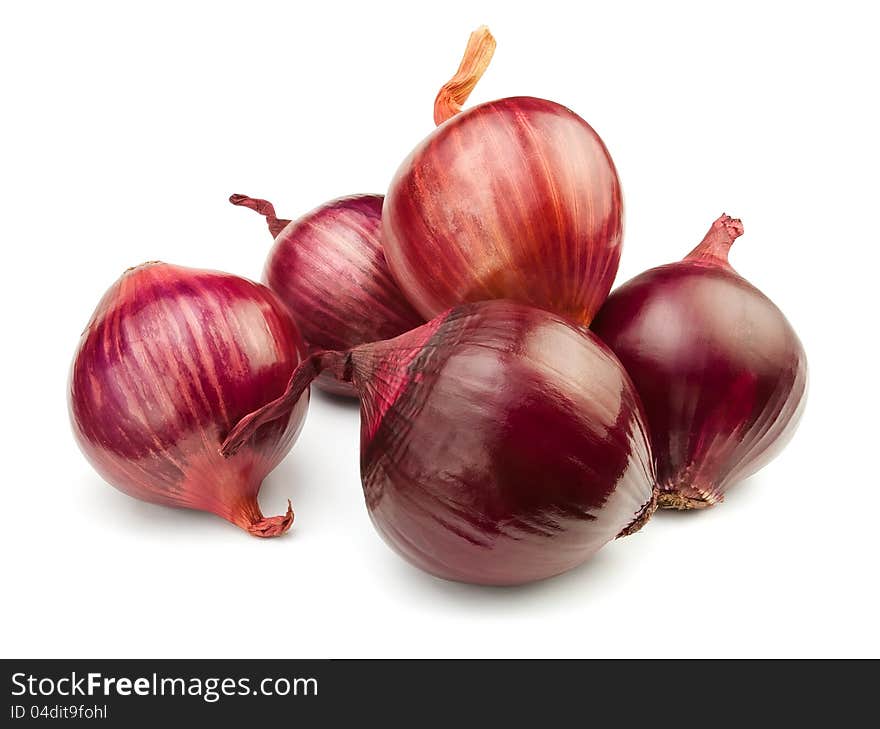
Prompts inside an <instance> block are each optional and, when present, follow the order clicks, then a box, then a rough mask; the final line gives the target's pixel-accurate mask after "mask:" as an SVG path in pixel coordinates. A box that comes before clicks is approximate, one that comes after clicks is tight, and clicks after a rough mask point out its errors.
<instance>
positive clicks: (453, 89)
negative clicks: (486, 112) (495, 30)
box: [434, 25, 495, 126]
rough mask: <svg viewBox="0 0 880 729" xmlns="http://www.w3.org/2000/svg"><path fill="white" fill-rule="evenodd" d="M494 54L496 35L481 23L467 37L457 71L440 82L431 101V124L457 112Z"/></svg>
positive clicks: (449, 117) (440, 121)
mask: <svg viewBox="0 0 880 729" xmlns="http://www.w3.org/2000/svg"><path fill="white" fill-rule="evenodd" d="M494 53H495V38H494V37H493V36H492V34H491V33H490V32H489V29H488V28H487V27H486V26H485V25H481V26H480V27H479V28H477V29H476V30H475V31H474V32H473V33H471V35H470V38H468V42H467V47H466V48H465V51H464V56H463V57H462V59H461V64H460V65H459V67H458V71H456V72H455V76H453V77H452V78H451V79H449V81H447V82H446V83H445V84H443V88H442V89H440V91H439V93H438V94H437V98H436V99H435V100H434V123H435V124H436V125H437V126H440V125H441V124H442V123H443V122H445V121H446V120H447V119H451V118H452V117H454V116H455V115H456V114H458V113H459V112H460V111H461V109H462V106H463V105H464V102H465V101H467V99H468V96H470V95H471V91H473V90H474V87H475V86H476V85H477V82H478V81H479V80H480V78H481V77H482V76H483V74H484V73H485V72H486V69H487V68H488V67H489V62H490V61H491V60H492V54H494Z"/></svg>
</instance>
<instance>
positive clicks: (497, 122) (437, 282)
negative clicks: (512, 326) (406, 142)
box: [383, 29, 623, 325]
mask: <svg viewBox="0 0 880 729" xmlns="http://www.w3.org/2000/svg"><path fill="white" fill-rule="evenodd" d="M487 35H489V34H488V30H485V29H480V30H478V31H476V32H475V33H474V34H473V35H472V37H471V40H470V42H469V45H468V49H467V51H466V53H465V59H464V60H463V61H462V68H460V69H459V72H458V74H456V77H455V78H454V79H453V81H455V83H453V81H451V82H450V83H449V84H447V86H445V87H444V90H442V91H441V93H440V94H439V95H438V98H437V102H436V106H435V120H436V121H437V123H438V124H440V126H439V127H438V128H437V129H435V130H434V132H433V133H432V134H431V135H429V136H428V137H427V138H426V139H425V140H424V141H423V142H422V143H421V144H419V145H418V146H417V147H416V149H415V150H414V151H413V152H412V153H411V154H410V155H409V157H407V158H406V160H404V162H403V163H402V164H401V166H400V168H399V169H398V170H397V173H396V175H395V177H394V179H393V181H392V183H391V186H390V188H389V190H388V194H387V196H386V198H385V208H384V211H383V231H384V246H385V255H386V258H387V259H388V264H389V266H390V267H391V272H392V273H393V274H394V277H395V278H396V279H397V281H398V283H399V284H400V287H401V288H402V289H403V291H404V293H405V294H406V296H407V297H408V298H409V300H410V301H411V302H412V303H413V305H414V306H415V307H416V309H418V311H419V312H420V313H421V314H422V315H423V316H424V317H425V318H430V317H432V316H435V315H437V314H439V313H440V312H442V311H444V310H445V309H447V308H449V307H451V306H455V305H457V304H460V303H463V302H471V301H482V300H488V299H500V298H509V299H515V300H518V301H521V302H524V303H527V304H531V305H533V306H537V307H539V308H544V309H548V310H550V311H554V312H556V313H560V314H563V315H565V316H567V317H568V318H570V319H571V320H572V321H574V322H575V323H578V324H582V325H588V324H589V323H590V321H591V320H592V318H593V316H594V315H595V313H596V311H598V309H599V307H600V306H601V305H602V302H603V301H604V300H605V297H606V296H607V295H608V292H609V291H610V290H611V285H612V283H613V282H614V277H615V275H616V273H617V267H618V263H619V261H620V252H621V242H622V236H623V198H622V193H621V189H620V182H619V180H618V177H617V171H616V169H615V167H614V162H613V161H612V159H611V156H610V155H609V153H608V150H607V149H606V147H605V145H604V144H603V142H602V140H601V139H600V138H599V136H598V135H597V134H596V132H595V131H594V130H593V129H592V127H590V125H589V124H587V122H585V121H584V120H583V119H581V118H580V117H579V116H578V115H577V114H575V113H574V112H573V111H571V110H569V109H567V108H565V107H564V106H560V105H559V104H556V103H554V102H552V101H546V100H544V99H537V98H532V97H514V98H505V99H501V100H498V101H492V102H489V103H485V104H481V105H479V106H476V107H473V108H471V109H468V110H465V111H461V112H460V113H456V112H457V110H460V109H461V103H463V101H464V100H465V99H466V98H467V95H468V94H469V93H470V91H471V90H472V89H473V86H474V85H475V83H476V79H478V78H479V77H480V76H481V75H482V73H483V71H484V70H485V68H486V66H487V65H488V62H489V58H491V49H493V48H494V41H493V44H492V45H491V47H488V48H487V47H486V46H485V40H486V36H487ZM489 37H490V38H491V35H489ZM469 60H470V61H471V63H470V65H469ZM456 79H457V81H456ZM465 79H468V80H470V81H471V82H472V83H468V84H465V83H464V80H465ZM450 95H452V96H453V97H454V99H453V100H450V99H449V98H448V97H449V96H450ZM441 122H442V123H441Z"/></svg>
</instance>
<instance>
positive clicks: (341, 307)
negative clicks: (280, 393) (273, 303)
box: [229, 195, 424, 395]
mask: <svg viewBox="0 0 880 729" xmlns="http://www.w3.org/2000/svg"><path fill="white" fill-rule="evenodd" d="M382 199H383V198H382V196H381V195H352V196H350V197H343V198H340V199H338V200H333V201H331V202H329V203H326V204H324V205H322V206H320V207H318V208H316V209H315V210H312V211H311V212H310V213H307V214H306V215H304V216H302V217H301V218H299V219H298V220H296V221H294V222H291V221H289V220H281V219H279V218H278V217H276V215H275V207H274V206H273V205H272V203H270V202H268V201H267V200H258V199H255V198H251V197H247V196H246V195H233V196H232V197H230V198H229V200H230V202H232V203H233V204H234V205H243V206H245V207H249V208H251V209H252V210H256V211H257V212H259V213H260V214H261V215H263V216H264V217H265V218H266V222H267V223H268V225H269V231H270V232H271V233H272V236H273V237H274V238H275V245H274V246H273V247H272V251H271V252H270V253H269V258H268V260H267V261H266V268H265V270H264V272H263V280H264V281H265V283H266V285H267V286H269V288H271V289H272V290H273V291H274V292H275V293H276V294H278V296H279V298H280V299H281V300H282V301H283V302H284V303H285V304H287V307H288V309H289V310H290V312H291V314H292V315H293V317H294V319H296V322H297V324H299V328H300V331H301V332H302V335H303V338H304V339H305V341H306V345H308V347H309V348H310V349H311V350H315V349H349V348H350V347H355V346H357V345H358V344H363V343H365V342H375V341H376V340H379V339H390V338H391V337H396V336H397V335H398V334H403V332H406V331H409V330H410V329H413V328H414V327H417V326H419V325H420V324H423V323H424V319H422V317H420V316H419V315H418V313H416V311H415V310H414V309H413V308H412V306H410V303H409V302H408V301H407V300H406V298H404V296H403V294H402V293H401V291H400V289H399V288H398V286H397V284H396V283H395V281H394V279H393V278H392V277H391V273H390V272H389V270H388V264H387V263H386V262H385V255H384V253H383V251H382V240H381V227H382ZM316 384H317V385H318V386H319V387H321V388H322V389H324V390H328V391H329V392H333V393H336V394H340V395H355V392H354V390H353V389H352V387H351V386H350V385H348V384H347V383H344V382H343V383H341V382H339V381H337V380H336V379H334V378H332V377H329V376H321V377H319V378H318V379H317V380H316Z"/></svg>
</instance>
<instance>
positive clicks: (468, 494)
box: [223, 301, 654, 585]
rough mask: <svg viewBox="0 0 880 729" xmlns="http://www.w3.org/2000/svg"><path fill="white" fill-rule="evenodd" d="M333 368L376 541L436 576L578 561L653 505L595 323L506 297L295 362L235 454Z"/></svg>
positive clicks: (626, 407)
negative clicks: (346, 386) (354, 436)
mask: <svg viewBox="0 0 880 729" xmlns="http://www.w3.org/2000/svg"><path fill="white" fill-rule="evenodd" d="M325 372H329V373H332V374H333V376H334V377H337V378H339V379H340V380H342V381H343V382H350V383H351V384H352V385H353V386H354V387H355V388H356V390H357V391H358V393H359V394H360V397H361V479H362V482H363V489H364V496H365V498H366V503H367V509H368V510H369V513H370V516H371V517H372V519H373V523H374V524H375V526H376V528H377V529H378V530H379V532H380V534H382V536H383V537H384V538H385V540H386V541H387V542H388V543H389V544H390V545H391V546H392V547H393V548H394V549H395V550H397V552H399V553H400V554H401V555H402V556H404V557H405V558H406V559H408V560H409V561H410V562H412V563H413V564H415V565H416V566H418V567H421V568H422V569H424V570H427V571H428V572H431V573H433V574H435V575H438V576H440V577H445V578H447V579H453V580H464V581H467V582H477V583H484V584H494V585H509V584H518V583H522V582H528V581H531V580H537V579H541V578H544V577H549V576H551V575H555V574H558V573H560V572H564V571H565V570H568V569H571V568H572V567H574V566H576V565H578V564H580V563H581V562H583V561H584V560H585V559H587V558H588V557H589V556H591V555H592V554H593V553H594V552H596V551H597V550H598V549H599V548H600V547H601V546H602V545H604V544H605V543H607V542H608V541H610V540H611V539H614V538H615V537H616V536H618V535H619V534H621V533H622V532H626V533H629V532H631V531H634V530H635V529H637V528H638V527H639V526H641V524H642V522H643V521H644V520H645V519H646V518H647V517H648V516H649V515H650V513H651V511H652V510H653V503H654V502H653V485H654V472H653V462H652V459H651V450H650V446H649V444H648V437H647V429H646V425H645V423H644V420H643V415H642V410H641V404H640V402H639V399H638V396H637V395H636V393H635V390H634V389H633V387H632V383H631V382H630V380H629V378H628V377H627V375H626V373H625V372H624V371H623V368H622V367H621V366H620V363H619V362H618V361H617V359H616V358H615V357H614V355H613V354H611V352H610V351H609V350H608V349H607V348H606V347H605V346H604V345H602V344H601V343H600V342H599V340H598V339H597V338H596V337H595V336H594V335H592V334H591V333H589V332H586V331H584V330H582V329H580V328H578V327H576V326H575V325H574V324H572V323H571V322H569V321H567V320H566V319H564V318H562V317H560V316H558V315H555V314H551V313H548V312H546V311H543V310H540V309H534V308H532V307H529V306H525V305H523V304H518V303H516V302H511V301H488V302H482V303H477V304H468V305H463V306H461V307H458V308H456V309H453V310H451V311H449V312H447V313H445V314H441V315H440V316H438V317H437V318H435V319H433V320H432V321H430V322H428V323H427V324H425V325H423V326H422V327H419V328H418V329H415V330H413V331H411V332H407V333H406V334H403V335H401V336H399V337H397V338H396V339H392V340H389V341H384V342H376V343H373V344H365V345H361V346H360V347H355V348H354V349H351V350H348V351H346V352H322V353H318V354H314V355H312V356H310V357H309V358H308V359H307V360H305V361H304V362H303V363H302V364H301V365H300V366H299V368H298V369H297V370H296V372H295V373H294V374H293V377H292V378H291V381H290V385H289V386H288V388H287V391H286V392H285V393H284V395H283V396H281V397H280V398H279V399H277V400H275V401H273V402H271V403H269V404H267V405H266V406H264V407H263V408H261V409H259V410H257V411H256V412H254V413H252V414H250V415H248V416H247V417H246V418H244V419H243V420H242V421H241V422H240V423H239V424H238V425H237V426H236V427H235V429H234V430H233V431H232V432H231V433H230V435H229V438H228V439H227V441H226V442H225V443H224V445H223V452H224V453H226V454H227V455H233V454H236V453H238V452H239V449H240V448H241V447H243V446H244V445H245V444H247V443H249V442H250V441H251V440H252V439H253V436H254V433H257V432H259V431H260V430H261V429H262V428H265V427H266V426H267V425H268V424H271V423H272V422H274V421H275V419H276V418H281V419H282V420H286V419H287V418H288V417H289V414H290V409H291V408H292V407H296V404H297V403H298V402H300V400H301V398H302V397H303V394H304V393H306V392H308V386H309V382H311V380H312V379H313V378H315V377H316V376H318V375H319V374H321V373H325Z"/></svg>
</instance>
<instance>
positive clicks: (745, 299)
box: [593, 215, 807, 509]
mask: <svg viewBox="0 0 880 729" xmlns="http://www.w3.org/2000/svg"><path fill="white" fill-rule="evenodd" d="M742 232H743V228H742V223H740V221H739V220H734V219H732V218H731V217H730V216H728V215H722V216H721V217H720V218H719V219H718V220H716V221H715V223H713V225H712V228H711V229H710V230H709V233H707V235H706V237H705V239H704V240H703V242H702V243H700V245H698V246H697V247H696V248H695V249H694V250H693V251H692V252H691V253H690V254H689V255H688V256H687V257H686V258H685V259H684V260H683V261H680V262H678V263H672V264H669V265H666V266H660V267H659V268H653V269H651V270H649V271H646V272H645V273H642V274H641V275H639V276H636V277H635V278H634V279H632V280H631V281H629V282H627V283H625V284H624V285H623V286H621V287H619V288H618V289H616V290H615V291H614V292H613V293H612V294H611V296H609V297H608V301H607V302H606V303H605V305H604V306H603V307H602V310H601V311H600V312H599V315H598V316H597V317H596V320H595V321H594V322H593V329H594V331H595V332H596V333H597V334H598V335H599V336H600V337H601V338H602V339H603V340H604V341H605V342H606V343H607V344H608V345H609V346H610V347H611V349H612V350H614V352H615V353H616V354H617V356H618V357H619V358H620V360H621V362H623V364H624V366H625V367H626V370H627V372H629V374H630V376H631V377H632V379H633V382H634V384H635V386H636V389H637V390H638V392H639V394H640V396H641V398H642V402H643V403H644V406H645V410H646V412H647V416H648V422H649V425H650V428H651V438H652V443H653V447H654V455H655V457H656V458H657V476H658V480H659V485H660V495H659V502H660V505H661V506H663V507H666V508H676V509H698V508H704V507H707V506H711V505H713V504H716V503H718V502H720V501H721V500H722V499H723V498H724V494H725V493H726V492H727V490H728V489H729V488H730V487H731V486H732V485H733V484H735V483H737V482H738V481H741V480H743V479H744V478H746V477H748V476H750V475H751V474H753V473H755V472H756V471H758V470H759V469H760V468H762V467H763V466H764V465H766V464H767V463H768V462H769V461H770V460H771V459H772V458H773V457H774V456H776V455H777V454H778V453H779V452H780V451H781V450H782V448H783V447H784V445H785V444H786V443H787V442H788V440H789V439H790V438H791V436H792V435H793V433H794V431H795V428H796V427H797V423H798V421H799V419H800V416H801V413H802V411H803V408H804V404H805V402H806V390H807V360H806V355H805V354H804V350H803V346H802V345H801V342H800V340H799V339H798V337H797V335H796V334H795V332H794V330H793V329H792V327H791V324H789V322H788V320H787V319H786V318H785V316H784V315H783V313H782V312H781V311H780V310H779V309H778V308H777V307H776V305H775V304H774V303H773V302H772V301H770V299H768V298H767V297H766V296H765V295H764V294H762V293H761V292H760V291H759V290H758V289H756V288H755V287H754V286H752V285H751V284H750V283H749V282H748V281H746V280H745V279H744V278H742V276H740V275H739V274H738V273H737V272H736V271H734V270H733V268H732V267H731V266H730V263H729V262H728V260H727V255H728V251H729V249H730V246H731V244H732V243H733V241H734V240H735V239H736V238H737V237H738V236H740V235H741V234H742Z"/></svg>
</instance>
